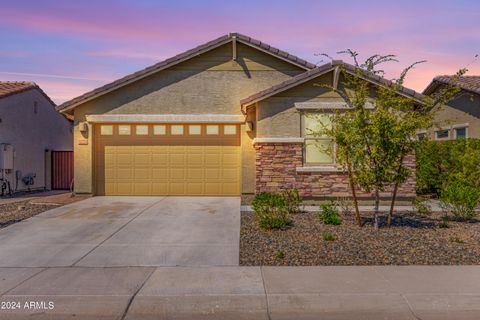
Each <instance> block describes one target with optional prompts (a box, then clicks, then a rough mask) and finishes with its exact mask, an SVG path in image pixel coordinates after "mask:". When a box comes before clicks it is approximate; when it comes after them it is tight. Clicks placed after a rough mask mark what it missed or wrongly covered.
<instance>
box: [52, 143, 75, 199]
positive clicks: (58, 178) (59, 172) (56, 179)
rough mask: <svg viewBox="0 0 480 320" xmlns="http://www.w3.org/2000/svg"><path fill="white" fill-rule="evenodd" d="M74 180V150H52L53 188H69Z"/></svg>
mask: <svg viewBox="0 0 480 320" xmlns="http://www.w3.org/2000/svg"><path fill="white" fill-rule="evenodd" d="M72 182H73V151H52V190H68V189H70V188H71V184H72Z"/></svg>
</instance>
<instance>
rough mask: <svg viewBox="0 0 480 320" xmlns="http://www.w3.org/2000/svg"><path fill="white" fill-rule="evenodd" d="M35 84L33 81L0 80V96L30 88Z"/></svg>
mask: <svg viewBox="0 0 480 320" xmlns="http://www.w3.org/2000/svg"><path fill="white" fill-rule="evenodd" d="M35 86H36V84H35V83H33V82H27V81H0V98H3V97H6V96H9V95H12V94H15V93H19V92H22V91H25V90H30V89H32V88H34V87H35Z"/></svg>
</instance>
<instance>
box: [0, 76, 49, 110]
mask: <svg viewBox="0 0 480 320" xmlns="http://www.w3.org/2000/svg"><path fill="white" fill-rule="evenodd" d="M30 89H36V90H38V91H40V93H41V94H42V95H43V96H45V98H46V99H47V100H48V101H49V102H50V103H51V104H52V105H53V106H56V104H55V102H53V101H52V99H50V97H49V96H48V95H47V94H46V93H45V92H44V91H43V90H42V89H41V88H40V87H39V86H38V85H37V84H36V83H35V82H28V81H0V98H5V97H8V96H11V95H14V94H17V93H21V92H24V91H27V90H30Z"/></svg>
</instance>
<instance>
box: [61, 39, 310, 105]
mask: <svg viewBox="0 0 480 320" xmlns="http://www.w3.org/2000/svg"><path fill="white" fill-rule="evenodd" d="M233 39H235V40H236V41H238V42H241V43H243V44H246V45H249V46H251V47H253V48H256V49H258V50H261V51H263V52H266V53H268V54H270V55H272V56H274V57H277V58H279V59H282V60H284V61H286V62H289V63H291V64H293V65H296V66H298V67H300V68H303V69H305V70H310V69H313V68H315V65H314V64H312V63H310V62H308V61H305V60H303V59H300V58H299V57H297V56H294V55H292V54H289V53H288V52H285V51H282V50H280V49H277V48H275V47H272V46H270V45H268V44H266V43H264V42H261V41H259V40H256V39H253V38H250V37H248V36H246V35H243V34H240V33H230V34H227V35H224V36H221V37H220V38H217V39H215V40H212V41H210V42H207V43H204V44H202V45H199V46H198V47H195V48H193V49H190V50H187V51H185V52H183V53H180V54H178V55H176V56H174V57H172V58H169V59H166V60H164V61H161V62H159V63H156V64H154V65H152V66H149V67H147V68H145V69H143V70H140V71H137V72H135V73H132V74H129V75H127V76H125V77H123V78H121V79H118V80H116V81H113V82H111V83H108V84H106V85H104V86H102V87H100V88H97V89H94V90H92V91H90V92H87V93H85V94H83V95H81V96H79V97H76V98H74V99H72V100H70V101H67V102H65V103H63V104H61V105H60V106H58V108H57V109H58V110H59V111H61V112H66V111H68V110H71V109H73V108H75V107H76V106H78V105H80V104H82V103H85V102H87V101H89V100H92V99H94V98H96V97H99V96H101V95H103V94H106V93H108V92H110V91H113V90H115V89H118V88H120V87H122V86H125V85H127V84H129V83H132V82H134V81H137V80H140V79H142V78H145V77H147V76H149V75H152V74H154V73H156V72H158V71H160V70H163V69H166V68H168V67H171V66H173V65H175V64H178V63H180V62H183V61H185V60H189V59H191V58H194V57H196V56H198V55H200V54H202V53H205V52H207V51H210V50H213V49H215V48H217V47H219V46H222V45H224V44H227V43H229V42H231V41H233Z"/></svg>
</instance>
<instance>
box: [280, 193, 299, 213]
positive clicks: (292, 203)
mask: <svg viewBox="0 0 480 320" xmlns="http://www.w3.org/2000/svg"><path fill="white" fill-rule="evenodd" d="M282 196H283V197H284V198H285V200H286V201H287V205H288V213H299V212H300V211H301V210H300V206H301V205H302V198H301V197H300V194H299V193H298V189H296V188H294V189H286V190H283V191H282Z"/></svg>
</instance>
